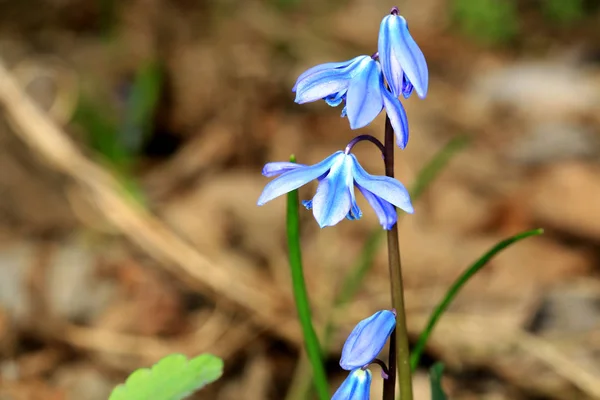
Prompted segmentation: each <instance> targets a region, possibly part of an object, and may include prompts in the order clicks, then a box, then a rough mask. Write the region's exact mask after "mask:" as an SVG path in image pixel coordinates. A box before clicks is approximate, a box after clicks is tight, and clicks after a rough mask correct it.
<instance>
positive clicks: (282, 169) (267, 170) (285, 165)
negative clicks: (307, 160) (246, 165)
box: [262, 161, 306, 178]
mask: <svg viewBox="0 0 600 400" xmlns="http://www.w3.org/2000/svg"><path fill="white" fill-rule="evenodd" d="M304 167H306V165H304V164H297V163H293V162H289V161H282V162H270V163H268V164H265V166H264V167H263V169H262V174H263V175H264V176H266V177H267V178H271V177H273V176H276V175H281V174H284V173H286V172H288V171H292V170H294V169H298V168H304Z"/></svg>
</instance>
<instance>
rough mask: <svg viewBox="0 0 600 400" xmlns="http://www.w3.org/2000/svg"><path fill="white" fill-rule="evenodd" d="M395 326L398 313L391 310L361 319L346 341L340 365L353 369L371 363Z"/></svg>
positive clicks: (346, 368)
mask: <svg viewBox="0 0 600 400" xmlns="http://www.w3.org/2000/svg"><path fill="white" fill-rule="evenodd" d="M395 326H396V315H394V313H393V312H391V311H389V310H383V311H378V312H376V313H375V314H373V315H372V316H370V317H369V318H366V319H363V320H362V321H360V322H359V323H358V324H357V325H356V327H355V328H354V329H353V330H352V332H351V333H350V335H349V336H348V339H346V342H345V343H344V348H343V349H342V358H341V359H340V366H341V367H342V368H343V369H345V370H348V371H351V370H354V369H355V368H361V367H365V366H367V365H369V364H370V363H371V362H372V361H373V360H374V359H375V358H376V357H377V355H378V354H379V353H380V352H381V349H383V346H385V343H386V342H387V340H388V338H389V337H390V334H391V333H392V331H393V330H394V327H395Z"/></svg>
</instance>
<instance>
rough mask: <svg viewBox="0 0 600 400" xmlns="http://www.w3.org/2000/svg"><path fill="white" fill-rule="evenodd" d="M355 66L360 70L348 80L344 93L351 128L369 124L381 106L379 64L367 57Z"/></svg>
mask: <svg viewBox="0 0 600 400" xmlns="http://www.w3.org/2000/svg"><path fill="white" fill-rule="evenodd" d="M357 68H360V70H359V72H358V73H357V74H356V75H355V76H354V77H353V78H352V80H351V81H350V85H349V86H348V93H347V94H346V114H347V116H348V121H349V122H350V128H352V129H358V128H362V127H364V126H367V125H368V124H370V123H371V122H372V121H373V119H375V117H376V116H377V115H379V113H380V112H381V109H382V108H383V102H382V99H381V85H380V80H381V70H380V67H379V64H378V63H377V62H376V61H375V60H373V59H371V58H369V59H365V60H363V61H361V64H360V66H359V67H357Z"/></svg>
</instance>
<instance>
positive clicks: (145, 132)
mask: <svg viewBox="0 0 600 400" xmlns="http://www.w3.org/2000/svg"><path fill="white" fill-rule="evenodd" d="M162 83H163V71H162V68H161V66H160V65H159V64H158V63H157V62H156V61H154V60H150V61H147V62H145V63H143V64H142V65H141V66H140V67H139V68H138V70H137V71H136V74H135V79H134V81H133V83H132V85H131V91H130V93H129V96H128V98H127V109H126V112H125V121H124V123H123V126H122V127H121V130H120V139H121V143H122V145H123V146H125V147H126V148H127V149H128V151H129V152H130V153H131V154H139V153H140V151H141V150H142V147H143V145H144V143H145V142H146V140H147V138H148V136H149V135H150V133H151V130H152V125H153V122H154V121H153V120H154V115H155V111H156V107H157V105H158V102H159V100H160V96H161V89H162Z"/></svg>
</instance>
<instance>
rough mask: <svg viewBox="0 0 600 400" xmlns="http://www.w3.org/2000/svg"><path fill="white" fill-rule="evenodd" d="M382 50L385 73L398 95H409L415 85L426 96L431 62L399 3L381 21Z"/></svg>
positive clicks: (418, 92)
mask: <svg viewBox="0 0 600 400" xmlns="http://www.w3.org/2000/svg"><path fill="white" fill-rule="evenodd" d="M378 52H379V62H380V63H381V66H382V68H383V75H384V76H385V79H386V81H387V82H388V85H389V86H390V89H391V90H392V93H393V94H394V96H396V97H398V96H400V95H401V94H402V95H403V96H404V97H405V98H408V97H409V96H410V94H411V93H412V90H413V88H414V90H415V91H416V92H417V95H418V96H419V97H420V98H425V96H426V95H427V86H428V84H429V72H428V70H427V62H426V61H425V56H424V55H423V52H422V51H421V49H420V48H419V46H418V45H417V42H415V40H414V39H413V38H412V36H411V35H410V32H409V31H408V25H407V23H406V20H405V19H404V17H402V16H401V15H398V9H397V8H395V7H394V8H393V9H392V13H391V15H387V16H386V17H384V18H383V20H382V21H381V26H380V28H379V41H378Z"/></svg>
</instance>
